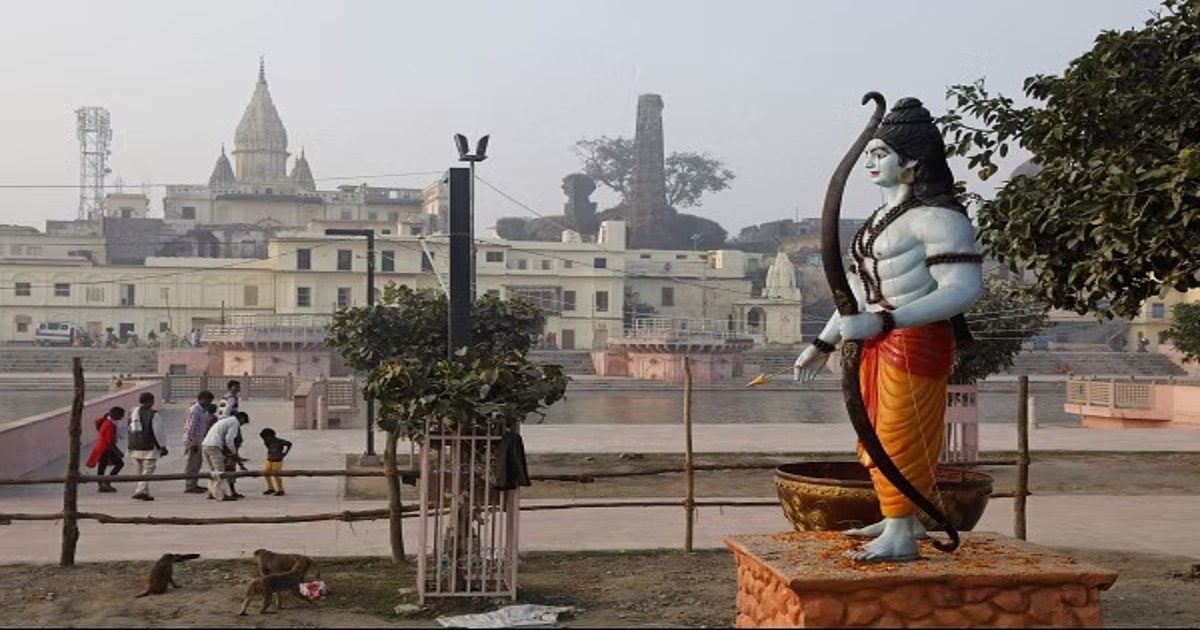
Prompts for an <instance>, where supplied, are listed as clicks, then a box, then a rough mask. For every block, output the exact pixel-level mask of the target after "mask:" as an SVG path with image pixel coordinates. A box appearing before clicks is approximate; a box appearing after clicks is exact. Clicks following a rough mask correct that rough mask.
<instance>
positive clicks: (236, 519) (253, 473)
mask: <svg viewBox="0 0 1200 630" xmlns="http://www.w3.org/2000/svg"><path fill="white" fill-rule="evenodd" d="M685 367H690V366H688V365H687V364H686V363H685ZM73 372H74V376H75V379H74V380H75V399H74V402H73V405H72V414H71V419H70V424H69V425H68V431H67V438H68V457H67V467H66V471H65V473H64V475H63V476H62V477H37V478H25V479H0V486H11V485H34V484H62V485H63V509H62V512H59V513H46V514H29V513H12V514H2V513H0V525H8V524H11V523H12V522H13V521H57V520H61V521H62V522H63V528H62V550H61V554H60V557H59V563H60V564H61V565H62V566H70V565H72V564H74V562H75V551H76V547H77V544H78V541H79V527H78V521H79V520H94V521H97V522H100V523H107V524H129V525H225V524H281V523H308V522H319V521H342V522H355V521H366V520H376V519H383V518H387V519H390V520H391V521H392V525H393V528H395V527H396V526H397V525H398V524H399V521H400V520H401V519H404V518H412V517H414V516H416V515H417V514H418V511H419V507H418V506H403V507H401V506H398V505H390V506H389V507H388V508H384V509H373V510H357V511H355V510H345V511H340V512H325V513H316V514H300V515H281V516H217V517H172V516H115V515H111V514H103V513H98V512H80V511H79V509H78V492H79V484H80V483H88V482H97V481H105V482H109V483H114V482H115V483H121V482H125V483H130V482H137V481H155V482H159V481H179V480H187V479H198V480H200V479H212V478H213V477H214V473H196V474H188V473H169V474H156V475H83V474H80V470H79V459H80V441H81V427H80V425H81V421H82V408H83V395H84V391H85V386H84V378H83V367H82V364H81V362H80V360H79V359H78V358H75V359H74V361H73ZM687 372H689V374H688V376H689V378H688V381H689V382H688V384H687V386H686V387H685V394H684V395H685V405H684V407H685V411H684V428H685V445H684V461H683V462H682V464H683V465H682V466H679V467H675V466H672V467H662V468H654V469H648V470H640V471H628V472H616V471H596V472H591V473H573V474H548V475H530V480H531V481H566V482H576V483H592V482H594V481H595V480H598V479H613V478H621V477H640V476H651V475H661V474H672V473H683V474H684V476H685V489H684V497H683V499H682V500H679V499H673V500H667V499H659V500H641V501H586V502H570V503H547V504H539V505H523V506H521V508H520V509H521V511H528V512H536V511H549V510H569V509H581V508H620V507H679V506H682V507H683V508H684V513H685V515H686V518H687V526H686V527H685V542H684V546H685V548H686V549H688V550H690V549H691V548H692V536H693V528H692V524H693V520H694V518H695V509H696V508H697V507H751V506H754V507H761V506H772V505H777V504H778V501H776V500H761V499H749V500H696V499H695V494H694V493H695V490H694V488H695V472H696V471H697V470H708V471H717V470H762V469H771V468H775V467H776V465H775V464H770V463H753V464H735V463H731V464H696V463H695V462H694V461H693V457H692V452H691V451H692V448H691V405H690V402H691V401H690V393H691V387H690V370H687ZM219 378H224V377H219ZM287 382H288V383H289V384H290V382H291V379H290V377H289V378H288V379H287ZM1018 392H1019V394H1018V395H1019V397H1020V400H1019V401H1018V407H1017V408H1018V420H1019V421H1020V422H1021V424H1020V426H1019V427H1018V435H1019V440H1018V445H1017V457H1016V460H1015V461H1013V460H1007V459H995V460H977V461H973V462H970V463H969V464H959V465H970V466H999V465H1016V466H1017V467H1018V479H1017V487H1016V489H1015V491H1014V492H1012V493H993V494H992V496H993V497H996V498H1001V497H1013V498H1015V499H1017V501H1016V504H1015V507H1014V516H1015V520H1016V522H1015V524H1014V530H1015V532H1016V533H1017V536H1018V537H1020V538H1024V536H1025V497H1027V496H1028V495H1029V488H1028V479H1029V462H1030V460H1029V442H1028V427H1027V426H1026V425H1025V422H1024V421H1025V419H1026V418H1025V413H1024V411H1025V410H1026V409H1027V402H1028V401H1027V398H1028V379H1027V377H1024V376H1022V377H1020V384H1019V386H1018ZM393 450H394V449H393ZM266 474H267V471H262V470H244V471H238V472H220V473H215V476H217V477H218V478H221V479H237V478H241V477H263V476H265V475H266ZM270 474H271V475H274V476H278V477H343V478H346V477H385V478H395V477H400V478H401V479H402V480H403V481H405V482H415V479H416V476H417V471H413V470H400V469H398V468H397V467H396V460H395V455H394V453H392V454H390V455H389V457H388V458H387V461H386V463H385V466H384V469H383V470H355V471H351V470H311V469H298V470H284V471H277V472H276V471H273V472H271V473H270ZM394 543H395V541H393V550H392V551H393V554H392V555H393V559H394V560H395V561H397V562H403V561H405V559H404V557H403V555H404V554H403V547H402V546H401V547H399V549H400V552H399V557H397V547H396V546H395V544H394Z"/></svg>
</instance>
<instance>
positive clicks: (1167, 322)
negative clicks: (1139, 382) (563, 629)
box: [1125, 289, 1200, 352]
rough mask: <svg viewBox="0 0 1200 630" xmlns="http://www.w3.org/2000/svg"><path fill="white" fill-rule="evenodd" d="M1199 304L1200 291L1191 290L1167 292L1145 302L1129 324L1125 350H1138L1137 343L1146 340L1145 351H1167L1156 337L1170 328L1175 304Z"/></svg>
mask: <svg viewBox="0 0 1200 630" xmlns="http://www.w3.org/2000/svg"><path fill="white" fill-rule="evenodd" d="M1191 302H1200V289H1192V290H1191V291H1188V292H1186V293H1184V292H1181V291H1167V292H1165V293H1163V294H1162V295H1159V296H1158V298H1156V299H1150V300H1146V302H1145V303H1144V304H1142V312H1141V313H1140V314H1139V315H1138V316H1137V317H1135V318H1133V319H1132V320H1130V322H1129V329H1128V330H1127V332H1126V337H1125V341H1126V345H1125V349H1126V350H1128V351H1130V352H1133V351H1136V350H1137V348H1138V341H1139V340H1140V339H1141V338H1146V339H1148V340H1149V341H1150V344H1149V346H1148V347H1147V350H1148V351H1150V352H1159V351H1165V350H1168V347H1169V345H1170V344H1169V343H1168V344H1160V343H1159V341H1158V335H1159V333H1161V332H1162V331H1164V330H1166V329H1168V328H1170V327H1171V315H1172V311H1173V309H1174V308H1175V305H1176V304H1186V303H1191Z"/></svg>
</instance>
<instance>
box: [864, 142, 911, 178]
mask: <svg viewBox="0 0 1200 630" xmlns="http://www.w3.org/2000/svg"><path fill="white" fill-rule="evenodd" d="M863 154H864V155H865V156H866V158H867V163H866V167H867V173H868V174H869V175H870V176H871V183H872V184H875V185H876V186H882V187H884V188H891V187H893V186H896V185H897V184H899V183H900V181H899V178H898V176H899V174H900V169H901V168H903V167H904V166H906V165H905V164H902V163H901V158H900V154H899V153H896V151H895V150H894V149H892V147H889V146H888V145H887V143H886V142H884V141H883V140H880V139H878V138H874V139H872V140H871V141H870V142H868V143H867V148H866V149H865V150H864V152H863Z"/></svg>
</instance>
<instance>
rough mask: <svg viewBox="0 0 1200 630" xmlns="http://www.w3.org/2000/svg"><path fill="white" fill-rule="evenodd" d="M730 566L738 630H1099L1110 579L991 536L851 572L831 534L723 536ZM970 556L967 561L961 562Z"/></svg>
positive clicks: (839, 537) (844, 546) (967, 537)
mask: <svg viewBox="0 0 1200 630" xmlns="http://www.w3.org/2000/svg"><path fill="white" fill-rule="evenodd" d="M724 541H725V544H726V546H727V547H728V548H729V549H730V551H732V552H733V554H734V558H735V561H736V563H737V611H738V615H737V626H738V627H839V626H860V627H861V626H868V627H870V626H877V627H906V626H911V627H916V626H923V627H971V626H995V627H1028V626H1031V625H1041V626H1050V627H1100V626H1101V625H1102V615H1101V610H1100V597H1099V592H1100V591H1102V590H1105V589H1107V588H1109V587H1110V586H1111V585H1112V584H1113V583H1114V582H1115V581H1116V579H1117V575H1116V574H1115V573H1113V572H1112V571H1108V570H1106V569H1103V568H1101V567H1097V566H1094V565H1088V564H1083V563H1079V562H1077V561H1075V560H1074V559H1073V558H1070V557H1069V556H1066V555H1063V554H1059V553H1056V552H1053V551H1051V550H1048V549H1045V548H1042V547H1039V546H1037V545H1034V544H1032V543H1028V542H1024V541H1017V540H1013V539H1009V538H1007V537H1004V536H1000V535H999V534H994V533H991V532H969V533H964V534H963V542H964V545H963V549H962V551H961V552H957V553H958V554H959V555H952V554H942V553H940V552H933V554H939V555H932V554H928V552H930V551H931V550H932V547H931V546H930V545H929V544H928V543H924V545H923V546H924V548H923V549H922V552H923V553H927V554H928V555H926V558H925V559H924V560H921V561H917V562H908V563H879V564H870V565H857V564H855V563H854V562H852V561H850V560H848V559H846V558H845V557H844V553H845V551H846V550H848V549H850V548H852V547H855V546H857V545H861V544H862V543H861V542H856V541H854V540H852V539H849V538H847V537H845V536H844V535H843V534H841V533H839V532H805V533H796V532H786V533H779V534H743V535H731V536H726V537H725V539H724ZM965 554H970V555H965Z"/></svg>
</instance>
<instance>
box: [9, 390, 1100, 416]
mask: <svg viewBox="0 0 1200 630" xmlns="http://www.w3.org/2000/svg"><path fill="white" fill-rule="evenodd" d="M1030 392H1031V395H1033V396H1034V397H1035V399H1036V404H1037V417H1038V422H1039V423H1040V424H1048V425H1049V424H1053V425H1077V424H1079V416H1076V415H1072V414H1067V413H1064V412H1063V403H1064V402H1065V401H1064V387H1063V385H1062V384H1061V383H1052V384H1050V383H1047V384H1041V383H1035V384H1033V385H1032V386H1031V387H1030ZM102 393H103V390H101V391H96V392H88V397H89V398H93V397H96V396H99V395H101V394H102ZM70 404H71V394H70V392H66V391H63V392H55V391H0V424H5V423H8V422H13V421H16V420H20V419H21V418H25V417H28V416H31V415H34V414H39V413H45V412H47V411H50V410H52V409H57V408H59V407H65V406H68V405H70ZM979 407H980V412H981V417H980V420H981V421H982V422H1013V421H1014V420H1015V419H1016V414H1017V411H1016V409H1017V405H1016V393H1015V392H1014V391H1012V390H1011V389H1008V388H1005V389H1001V390H994V391H988V390H985V391H983V392H980V394H979ZM682 418H683V395H682V393H681V392H680V391H679V390H666V389H662V390H621V389H616V388H613V389H603V390H594V389H593V390H587V389H579V390H574V391H572V390H571V389H570V388H568V390H567V397H566V399H565V400H562V401H560V402H558V403H557V404H555V405H554V406H553V407H551V408H550V409H549V411H548V413H547V414H546V419H545V422H547V423H550V424H674V423H677V422H681V421H682ZM530 420H531V421H533V422H536V419H535V418H530ZM692 421H693V422H696V423H703V424H743V423H747V424H753V423H762V422H798V423H823V422H847V419H846V408H845V406H844V404H843V402H842V395H841V393H840V392H838V391H825V390H802V389H779V390H770V389H754V390H697V391H695V392H693V393H692Z"/></svg>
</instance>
